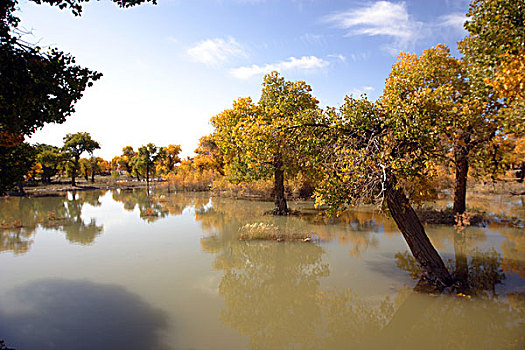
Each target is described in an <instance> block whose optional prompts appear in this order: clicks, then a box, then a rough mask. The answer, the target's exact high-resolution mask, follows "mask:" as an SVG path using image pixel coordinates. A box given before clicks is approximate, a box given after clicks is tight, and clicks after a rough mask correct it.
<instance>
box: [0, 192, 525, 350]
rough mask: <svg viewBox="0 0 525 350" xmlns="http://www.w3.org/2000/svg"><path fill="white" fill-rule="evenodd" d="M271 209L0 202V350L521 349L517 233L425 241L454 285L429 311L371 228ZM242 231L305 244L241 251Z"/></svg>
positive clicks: (437, 235)
mask: <svg viewBox="0 0 525 350" xmlns="http://www.w3.org/2000/svg"><path fill="white" fill-rule="evenodd" d="M516 205H518V206H519V203H518V204H516ZM271 207H272V203H264V202H255V201H241V200H232V199H225V198H215V197H214V198H210V197H209V195H208V194H181V193H177V194H169V195H168V194H164V195H150V196H147V194H146V192H145V191H144V190H138V189H137V190H134V191H114V192H112V191H105V192H104V191H102V192H79V193H76V194H75V195H73V194H69V195H68V196H67V197H47V198H36V199H28V198H9V199H2V200H0V223H1V227H2V228H0V234H1V239H0V276H1V281H2V283H1V284H0V339H3V340H4V341H5V343H6V345H8V346H9V347H11V348H15V349H19V350H20V349H371V348H372V349H384V348H389V349H423V348H424V349H450V348H459V349H523V348H524V347H525V234H524V232H523V230H520V229H517V228H510V227H505V226H495V225H493V226H489V227H486V228H479V227H469V228H467V229H466V230H465V231H464V232H463V233H456V232H455V230H454V229H453V228H451V227H445V226H428V227H427V228H426V229H427V232H428V234H429V236H430V237H431V240H432V242H433V244H434V246H435V247H436V248H437V249H438V250H439V252H440V254H441V256H442V257H443V258H444V260H446V262H447V265H448V267H449V269H450V271H451V272H454V273H455V274H456V275H457V276H460V277H461V280H462V283H461V287H460V288H459V289H458V290H456V291H455V292H452V293H451V292H449V293H446V294H437V293H434V294H430V295H429V294H422V293H418V292H416V291H415V290H417V289H418V285H419V284H418V281H417V271H416V270H417V269H416V267H415V264H414V261H413V259H412V258H411V255H410V254H408V253H407V245H406V243H405V242H404V240H403V238H402V237H401V235H400V234H399V233H398V231H397V229H396V227H395V224H394V223H393V221H391V220H389V219H387V218H385V217H384V216H382V215H381V214H379V213H375V212H373V211H371V210H356V211H351V212H348V213H345V214H344V215H343V216H342V217H341V218H339V219H337V220H329V219H326V218H325V217H323V216H320V215H318V213H316V212H315V211H313V210H312V209H310V207H311V203H307V202H300V203H293V204H292V207H294V208H295V209H300V210H301V211H302V212H303V213H305V215H303V216H300V217H284V218H282V217H273V216H265V215H263V213H264V212H265V211H267V210H269V209H271ZM503 207H504V206H503ZM498 208H499V207H498ZM513 210H514V209H513ZM520 210H521V212H522V210H523V208H521V209H520V208H518V209H516V212H520ZM247 224H249V225H253V224H257V225H259V226H263V227H270V226H271V227H273V228H276V229H278V230H280V231H282V232H303V233H304V232H306V233H311V234H312V235H313V237H315V239H314V240H313V241H312V242H309V243H305V242H267V241H250V242H247V241H240V240H239V236H240V231H242V230H243V227H246V225H247Z"/></svg>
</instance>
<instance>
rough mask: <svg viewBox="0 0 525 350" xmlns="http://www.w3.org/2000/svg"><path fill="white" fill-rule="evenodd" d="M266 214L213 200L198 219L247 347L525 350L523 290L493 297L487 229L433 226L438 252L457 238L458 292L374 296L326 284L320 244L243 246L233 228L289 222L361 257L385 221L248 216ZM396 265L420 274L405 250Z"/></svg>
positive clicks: (390, 231) (498, 264)
mask: <svg viewBox="0 0 525 350" xmlns="http://www.w3.org/2000/svg"><path fill="white" fill-rule="evenodd" d="M264 209H265V205H264V204H254V205H251V204H250V205H248V204H247V203H246V202H241V201H237V202H234V203H230V202H229V201H228V200H224V199H217V200H216V199H214V200H213V207H210V208H206V209H203V210H200V211H197V212H196V214H195V215H196V219H197V220H198V221H200V222H201V225H202V227H203V229H204V230H205V231H206V232H208V235H207V236H205V237H203V238H201V247H202V249H203V250H204V251H206V252H208V253H210V254H213V255H214V257H215V260H214V262H213V268H214V269H215V270H219V271H222V272H223V273H224V274H223V277H222V279H221V281H220V284H219V293H220V295H221V296H222V297H223V298H224V302H225V306H224V309H223V310H222V311H221V315H220V320H221V322H223V323H224V324H226V325H228V326H229V327H231V328H232V329H235V330H237V331H238V332H239V334H241V335H244V336H248V337H249V339H250V347H251V348H252V349H268V348H279V349H280V348H283V349H284V348H297V349H319V348H321V349H348V348H357V349H370V348H372V349H384V348H430V349H447V348H452V347H456V348H457V347H459V348H464V349H479V348H494V349H499V348H505V349H507V348H522V347H523V346H524V345H525V339H524V338H523V336H522V334H523V330H524V324H523V320H524V317H525V308H524V305H525V302H524V295H525V294H523V293H522V292H513V293H508V294H507V295H505V296H498V295H497V294H496V286H497V285H498V284H501V283H502V281H503V280H504V279H505V274H504V272H503V268H502V266H503V265H502V261H503V258H502V256H501V253H499V252H497V251H496V250H495V249H486V248H485V249H481V248H480V247H479V246H480V244H481V245H482V244H483V243H485V242H486V241H487V236H486V233H485V232H484V231H481V230H471V229H468V230H466V231H464V233H463V234H458V233H455V231H454V230H453V229H451V228H450V227H442V226H436V227H432V228H431V229H430V231H431V236H432V240H433V242H434V243H435V244H436V245H437V246H440V247H441V248H443V249H444V248H446V242H451V241H453V242H454V249H455V251H454V253H455V254H454V255H453V258H451V259H450V263H451V264H452V265H451V266H450V268H451V270H452V271H455V274H456V276H457V277H458V279H459V281H460V283H458V285H457V286H456V288H457V289H455V291H454V293H452V294H451V293H450V292H448V294H444V295H440V294H441V292H440V291H436V290H432V293H431V294H428V290H427V289H425V288H423V287H424V286H425V284H424V282H423V281H420V282H419V283H417V284H416V286H415V287H414V288H407V287H404V288H398V289H397V290H396V291H395V292H394V293H393V295H392V296H386V297H385V296H384V297H380V298H377V297H375V298H370V297H367V296H366V295H360V294H358V293H356V292H354V291H353V290H352V289H348V288H347V289H344V288H343V289H335V288H327V289H325V288H323V287H322V284H323V283H322V281H323V279H324V278H327V277H329V276H330V266H329V265H328V264H327V263H326V262H325V254H326V253H325V250H324V249H323V248H322V247H321V246H318V245H315V244H304V243H277V242H244V241H239V240H238V235H239V228H240V227H242V225H243V224H245V223H246V222H248V223H252V222H253V220H257V221H259V222H264V223H272V224H275V225H278V226H279V227H280V228H281V229H286V227H287V225H292V226H294V227H295V228H296V229H303V230H310V231H312V232H315V233H316V234H317V235H318V236H319V237H320V238H321V240H322V241H333V240H335V241H337V242H338V243H339V244H351V245H352V247H354V248H353V249H351V250H350V252H353V251H357V252H358V253H359V252H362V251H365V250H366V249H374V248H375V247H376V244H377V241H378V240H380V239H382V238H381V235H380V233H383V232H384V233H385V234H387V235H397V233H396V230H395V228H394V227H393V226H392V225H393V224H392V223H391V222H390V220H388V219H385V218H383V217H382V216H380V215H378V214H375V213H373V212H360V211H353V212H349V213H346V214H345V215H343V217H342V218H338V219H337V220H333V219H327V218H326V217H322V216H319V215H317V214H312V215H305V216H302V217H288V218H274V217H265V216H258V215H254V213H253V212H254V211H255V212H258V213H262V212H264ZM511 232H514V231H512V230H511ZM352 255H356V256H359V254H352ZM397 263H398V266H399V267H401V268H403V269H404V270H406V271H408V272H409V273H412V275H413V276H414V277H415V278H418V277H419V275H420V274H419V272H418V270H417V266H416V264H415V261H414V259H413V258H412V256H411V255H410V254H408V253H406V254H398V257H397ZM454 264H455V265H454ZM370 278H374V277H370ZM422 291H424V292H425V293H423V294H422V293H421V292H422Z"/></svg>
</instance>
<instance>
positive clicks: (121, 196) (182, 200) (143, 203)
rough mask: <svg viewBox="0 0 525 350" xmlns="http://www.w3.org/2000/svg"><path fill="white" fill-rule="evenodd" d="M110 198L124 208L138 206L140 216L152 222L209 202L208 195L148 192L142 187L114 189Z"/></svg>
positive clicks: (129, 209) (133, 208)
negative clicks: (121, 204)
mask: <svg viewBox="0 0 525 350" xmlns="http://www.w3.org/2000/svg"><path fill="white" fill-rule="evenodd" d="M112 198H113V200H114V201H116V202H120V203H123V204H124V209H125V210H127V211H134V210H135V208H138V210H139V213H140V218H141V219H142V220H144V221H146V222H149V223H152V222H155V221H157V220H159V219H161V218H165V217H167V216H168V215H171V216H175V215H181V214H182V212H183V211H184V209H186V208H188V207H195V208H200V207H202V206H204V205H206V204H207V203H208V202H209V200H210V199H209V195H208V194H207V193H206V194H205V193H201V194H187V193H180V192H177V193H170V194H167V193H166V194H163V193H148V192H147V191H146V190H145V189H142V188H132V189H126V190H115V191H113V192H112Z"/></svg>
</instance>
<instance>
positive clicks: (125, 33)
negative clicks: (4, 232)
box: [18, 0, 469, 160]
mask: <svg viewBox="0 0 525 350" xmlns="http://www.w3.org/2000/svg"><path fill="white" fill-rule="evenodd" d="M468 4H469V3H468V1H464V0H433V1H430V0H415V1H404V2H399V1H392V2H390V1H343V0H333V1H331V0H290V1H284V0H281V1H279V0H158V5H151V4H143V5H140V6H136V7H133V8H129V9H121V8H118V7H117V6H116V5H115V4H113V3H112V2H110V1H109V0H101V1H92V2H89V3H87V4H85V5H84V10H83V14H82V16H81V17H75V16H73V15H72V14H71V12H70V11H67V10H59V9H58V8H56V7H51V6H48V5H36V4H34V3H33V2H29V1H27V0H21V1H20V6H19V11H18V15H19V16H20V18H21V23H20V27H21V28H23V29H25V30H26V31H28V32H30V34H29V35H27V36H26V37H25V40H27V41H31V42H34V43H38V45H39V46H41V47H47V46H51V47H57V48H59V49H60V50H62V51H65V52H68V53H70V54H72V55H73V56H74V57H75V58H76V62H77V64H79V65H81V66H85V67H88V68H90V69H92V70H96V71H98V72H101V73H103V77H102V79H100V80H99V81H96V82H95V83H94V85H93V86H92V87H90V88H87V90H86V92H85V93H84V96H83V98H82V99H81V100H80V101H79V102H78V103H77V104H76V107H75V109H76V112H75V113H74V114H73V115H71V116H70V117H69V118H68V119H67V121H66V122H65V123H63V124H48V125H46V126H45V127H44V128H43V129H41V130H39V131H37V132H36V133H35V134H34V135H33V136H32V137H31V138H30V139H29V142H30V143H37V142H38V143H47V144H51V145H56V146H61V145H62V143H63V141H62V138H63V137H64V136H65V135H66V134H67V133H75V132H80V131H83V132H84V131H85V132H89V133H90V134H91V136H92V138H93V139H94V140H96V141H98V142H99V143H100V145H101V149H100V150H97V151H95V153H94V154H95V155H96V156H101V157H103V158H104V159H107V160H111V159H112V158H113V157H114V156H116V155H120V154H121V153H122V148H123V147H124V146H128V145H129V146H132V147H133V148H134V149H135V150H136V149H137V148H138V147H140V146H141V145H145V144H147V143H149V142H153V143H154V144H155V145H157V146H167V145H169V144H180V145H181V146H182V155H183V156H191V155H192V154H193V151H194V149H195V148H196V147H197V144H198V139H199V138H200V137H202V136H204V135H207V134H209V133H210V132H212V127H211V125H210V124H209V120H210V118H211V117H212V116H214V115H217V114H218V113H220V112H221V111H223V110H225V109H228V108H231V106H232V103H233V101H234V100H236V99H237V98H239V97H247V96H251V97H252V99H253V100H254V101H258V99H259V97H260V91H261V83H262V79H263V76H264V74H265V73H269V72H271V71H273V70H277V71H279V72H280V73H281V75H282V76H284V78H285V79H286V80H290V81H296V80H304V81H305V82H306V83H308V84H309V85H310V86H311V87H312V93H313V95H314V96H315V97H316V98H317V99H318V100H319V101H320V106H321V107H326V106H330V107H339V106H340V105H341V104H342V103H343V100H344V97H345V96H346V95H353V96H354V97H358V96H359V95H360V94H362V93H366V94H367V96H368V97H369V98H370V99H372V100H375V99H377V98H378V97H379V96H381V94H382V90H383V88H384V83H385V79H386V78H387V77H388V74H389V72H390V70H391V68H392V65H393V64H394V63H395V62H396V57H397V55H398V54H399V52H412V53H416V54H418V55H419V54H421V52H422V51H423V50H424V49H427V48H431V47H433V46H435V45H437V44H439V43H443V44H446V45H448V46H449V47H450V48H451V51H452V53H453V54H454V55H455V56H457V57H459V53H458V51H457V42H458V41H459V40H461V39H462V38H463V37H465V35H466V31H465V30H464V29H463V23H464V21H465V18H466V17H465V14H466V12H467V10H468Z"/></svg>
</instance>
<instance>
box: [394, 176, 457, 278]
mask: <svg viewBox="0 0 525 350" xmlns="http://www.w3.org/2000/svg"><path fill="white" fill-rule="evenodd" d="M386 202H387V205H388V209H389V210H390V213H391V214H392V218H393V219H394V221H395V222H396V224H397V227H398V228H399V230H400V231H401V233H402V234H403V237H404V238H405V241H406V242H407V244H408V247H409V248H410V251H411V252H412V255H413V256H414V258H415V259H416V261H417V263H418V265H419V267H420V268H421V272H422V274H423V276H422V277H423V278H425V279H426V280H428V281H429V282H431V283H433V284H435V285H442V286H449V285H451V284H452V277H451V276H450V273H449V272H448V270H447V268H446V267H445V264H444V263H443V260H441V257H440V256H439V254H438V252H437V251H436V249H435V248H434V246H433V245H432V243H431V242H430V240H429V239H428V236H427V234H426V233H425V229H424V228H423V225H422V224H421V221H420V220H419V218H418V216H417V214H416V212H415V211H414V209H413V208H412V206H411V205H410V203H409V202H408V198H407V197H406V196H405V194H404V193H403V190H402V189H396V188H395V186H394V185H393V184H389V185H388V186H387V188H386Z"/></svg>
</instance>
